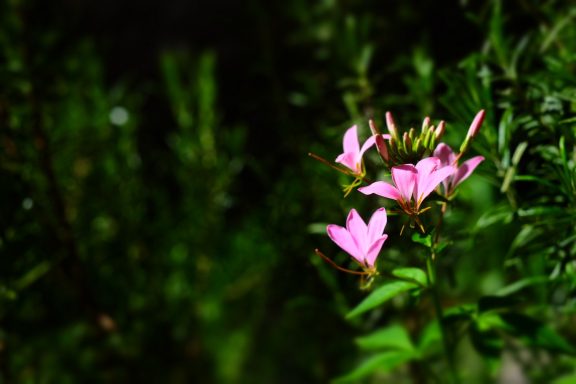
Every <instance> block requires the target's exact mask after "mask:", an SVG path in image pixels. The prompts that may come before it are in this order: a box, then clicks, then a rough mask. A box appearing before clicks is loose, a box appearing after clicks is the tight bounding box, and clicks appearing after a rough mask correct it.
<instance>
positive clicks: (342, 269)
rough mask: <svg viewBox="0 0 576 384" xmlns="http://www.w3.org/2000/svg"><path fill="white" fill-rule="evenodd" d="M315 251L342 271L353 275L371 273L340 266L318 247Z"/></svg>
mask: <svg viewBox="0 0 576 384" xmlns="http://www.w3.org/2000/svg"><path fill="white" fill-rule="evenodd" d="M314 252H315V253H316V254H317V255H318V256H320V257H321V258H323V259H324V261H326V262H328V264H330V265H331V266H333V267H334V268H336V269H337V270H339V271H342V272H346V273H351V274H353V275H360V276H366V275H369V273H368V272H359V271H353V270H351V269H347V268H342V267H341V266H339V265H338V264H336V263H335V262H333V261H332V260H331V259H330V258H328V256H326V255H325V254H323V253H322V252H320V250H319V249H318V248H316V249H315V250H314Z"/></svg>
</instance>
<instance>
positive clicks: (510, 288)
mask: <svg viewBox="0 0 576 384" xmlns="http://www.w3.org/2000/svg"><path fill="white" fill-rule="evenodd" d="M549 280H550V278H549V277H548V276H533V277H528V278H525V279H522V280H519V281H516V282H514V283H512V284H510V285H507V286H505V287H503V288H501V289H500V290H499V291H498V292H496V295H497V296H506V295H510V294H512V293H515V292H518V291H520V290H522V289H524V288H526V287H529V286H531V285H536V284H546V283H547V282H548V281H549Z"/></svg>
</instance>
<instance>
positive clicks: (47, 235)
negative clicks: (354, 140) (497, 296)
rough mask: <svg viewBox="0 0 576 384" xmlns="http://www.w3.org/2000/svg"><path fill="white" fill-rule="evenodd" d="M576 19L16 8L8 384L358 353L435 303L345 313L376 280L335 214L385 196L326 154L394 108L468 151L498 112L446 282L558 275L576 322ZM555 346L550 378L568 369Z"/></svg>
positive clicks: (521, 2) (0, 113) (145, 376)
mask: <svg viewBox="0 0 576 384" xmlns="http://www.w3.org/2000/svg"><path fill="white" fill-rule="evenodd" d="M574 17H575V11H574V8H573V7H572V5H571V2H570V1H559V0H558V1H535V0H516V1H498V0H491V1H442V2H440V1H438V2H435V1H425V0H414V1H409V2H407V1H386V2H385V1H371V0H370V1H354V0H319V1H303V0H291V1H277V2H272V1H264V0H245V1H226V0H215V1H204V0H195V1H184V0H170V1H165V2H157V1H149V0H141V1H138V2H136V1H112V0H100V1H90V0H55V1H50V2H48V1H33V0H6V1H3V2H1V3H0V213H1V214H0V382H6V383H92V382H94V383H101V382H106V383H127V382H150V383H153V382H172V383H190V382H197V383H325V382H329V381H330V380H331V379H333V378H335V377H338V376H341V375H343V374H344V373H346V372H348V371H350V370H351V369H353V367H354V366H355V365H356V364H357V362H358V361H359V359H360V358H361V356H362V354H361V351H359V350H358V348H357V346H356V345H355V344H354V337H356V336H358V335H360V334H362V332H365V331H367V330H370V329H374V328H375V327H377V326H378V325H382V324H386V323H387V322H388V321H390V319H398V318H400V319H410V318H414V317H416V318H417V317H418V316H420V315H419V312H418V307H417V306H413V307H410V308H409V309H406V307H405V306H404V305H400V307H401V308H400V309H398V308H397V307H395V306H394V305H392V306H390V307H389V308H385V309H383V310H382V311H380V312H378V313H377V314H375V315H372V316H370V317H369V318H364V319H363V320H354V321H349V320H345V319H344V316H343V315H344V314H345V313H346V312H347V311H348V310H349V309H350V308H351V307H353V306H354V305H355V304H357V303H358V302H359V301H360V300H361V299H362V298H363V297H364V295H365V293H363V292H361V291H360V290H359V289H358V281H357V279H356V278H355V277H354V276H350V275H346V274H342V273H340V272H338V271H336V270H334V269H331V268H330V266H329V265H327V264H325V263H323V262H322V261H321V260H320V259H318V258H317V256H315V255H314V252H313V250H314V248H316V247H320V248H321V249H323V250H324V252H325V253H327V254H329V255H331V256H332V257H334V258H335V259H336V260H337V261H338V262H339V263H343V264H346V260H347V259H346V256H345V255H343V254H342V252H340V251H339V250H338V248H337V247H336V246H335V245H334V244H332V243H330V241H329V240H327V238H326V236H325V235H324V234H323V228H324V225H325V223H340V224H341V223H343V222H344V219H345V216H346V213H347V212H348V209H349V208H351V207H357V208H358V209H359V210H360V211H361V212H362V214H363V215H364V216H367V215H368V213H369V212H370V210H371V209H374V208H375V207H376V204H377V202H376V200H368V199H365V198H363V197H360V196H358V195H357V194H352V195H351V196H350V197H348V198H346V199H344V198H343V196H342V191H341V187H340V186H341V184H344V183H345V182H346V181H350V180H347V179H346V177H344V176H343V175H339V174H337V173H335V172H334V171H333V170H331V169H330V168H329V167H326V166H325V165H323V164H321V163H319V162H316V161H314V160H313V159H311V158H310V157H308V155H307V154H308V152H314V153H316V154H318V155H320V156H323V157H325V158H326V159H329V160H333V159H334V158H335V157H336V156H337V155H338V154H339V153H340V152H341V138H342V135H343V132H344V131H345V129H347V128H348V127H350V126H351V125H352V124H355V123H356V124H359V126H360V128H361V135H362V136H363V137H366V136H367V135H368V129H367V120H368V118H374V119H375V120H376V122H377V123H379V124H380V126H384V124H383V116H384V113H385V112H386V111H392V112H393V113H394V115H395V116H396V120H397V122H398V124H399V125H400V126H401V127H403V128H409V127H410V126H416V127H418V126H419V124H420V122H421V119H422V118H423V117H424V116H427V115H429V116H431V117H432V119H433V121H434V122H438V121H439V120H440V119H444V120H446V121H447V123H448V133H447V140H448V141H449V142H450V143H451V144H454V145H457V144H458V143H459V142H460V140H461V139H462V138H463V137H464V135H465V132H466V130H467V128H468V125H469V123H470V122H471V120H472V118H473V116H474V114H475V113H476V112H477V111H478V110H480V109H481V108H484V109H486V110H487V119H486V122H485V125H484V128H483V132H482V135H481V138H479V139H478V141H477V143H475V146H474V149H473V152H475V153H481V154H483V155H485V157H486V158H487V161H486V162H485V164H483V165H482V166H481V167H480V168H479V170H478V172H477V173H478V175H477V176H475V177H473V178H472V179H470V181H469V182H468V184H467V186H465V187H464V188H463V190H462V191H461V194H460V196H459V198H460V200H459V204H460V205H459V207H458V209H460V213H454V215H453V216H451V218H449V220H448V224H447V226H448V228H453V229H454V231H453V233H454V238H455V239H456V240H457V241H458V243H457V245H456V246H455V248H454V251H453V252H452V253H451V254H449V255H448V256H447V259H446V260H447V261H446V263H447V264H450V268H448V270H449V271H450V273H448V274H447V275H445V280H446V281H447V283H446V284H450V285H449V286H450V287H451V288H450V290H451V292H452V293H453V300H455V301H466V300H472V301H473V300H476V299H477V298H478V297H479V296H481V295H483V294H486V293H489V292H492V291H494V290H495V289H497V288H500V287H503V286H505V285H506V284H508V283H510V282H514V281H517V280H518V279H520V278H521V277H522V278H523V277H534V276H536V277H538V276H550V274H551V273H553V272H554V271H555V270H556V273H557V274H560V275H562V274H564V275H562V276H568V277H567V278H566V280H562V281H561V283H559V284H558V285H557V286H555V287H556V288H554V289H551V288H550V287H549V286H548V285H546V286H544V287H542V286H540V285H539V286H538V287H539V288H538V289H534V291H530V292H528V293H527V296H528V297H530V298H531V301H530V302H529V305H528V307H529V309H530V308H532V309H531V310H532V313H533V314H535V316H536V317H538V318H539V319H542V320H544V321H548V320H547V319H550V318H554V319H556V322H555V323H554V328H555V329H557V330H559V332H560V333H562V334H564V335H565V337H567V338H568V339H571V340H575V337H576V334H575V333H574V330H573V327H569V324H570V321H573V319H574V315H573V314H574V299H573V293H574V279H573V277H574V274H573V273H574V268H572V269H570V265H572V263H573V260H574V253H575V252H574V240H575V239H574V235H573V229H574V223H575V214H574V203H575V200H576V199H575V196H576V195H575V194H574V188H575V184H574V183H573V166H574V164H573V160H570V159H571V157H570V156H572V152H571V151H572V148H573V145H574V116H575V111H576V76H575V75H576V73H575V72H576V64H575V57H576V56H575V52H576V27H574V25H576V24H575V23H574ZM561 137H562V138H563V139H562V140H564V144H562V145H564V149H565V151H568V155H567V156H566V158H564V160H565V161H562V159H563V158H562V157H561V154H560V152H561V150H562V146H560V147H559V140H560V138H561ZM523 143H525V144H523ZM558 159H560V160H558ZM368 162H369V164H368V165H369V166H370V167H372V168H371V169H376V168H375V166H378V162H377V159H376V158H369V159H368ZM562 167H564V168H562ZM558 169H560V170H558ZM562 169H564V170H565V171H566V172H567V173H564V176H562V172H563V171H562ZM570 172H572V173H570ZM557 175H560V176H557ZM520 176H522V177H520ZM547 178H548V179H550V180H548V181H547V182H548V185H545V184H541V183H538V182H535V179H547ZM555 178H556V179H555ZM558 180H564V181H562V182H559V181H558ZM558 186H560V187H558ZM534 207H537V208H541V210H539V211H534V210H533V208H534ZM530 209H532V211H530ZM455 212H457V211H456V210H455ZM554 220H557V221H554ZM450 226H452V227H450ZM399 230H400V224H398V223H393V222H391V223H390V224H389V230H388V231H387V232H389V233H398V232H399ZM389 247H390V248H389V249H390V250H391V251H390V252H391V253H390V256H389V262H390V263H395V264H397V265H404V264H413V263H415V262H416V261H415V259H413V258H411V256H410V255H409V253H410V252H412V250H411V248H409V247H408V248H406V246H405V245H403V244H402V239H401V238H398V239H397V240H392V239H391V240H390V242H389ZM555 268H556V269H555ZM551 303H552V304H554V305H552V304H551ZM558 308H560V310H558ZM422 316H424V315H422ZM480 349H481V348H480ZM491 352H494V351H491ZM468 353H469V354H470V355H471V356H472V355H474V353H476V352H470V351H468ZM551 360H552V361H553V362H555V365H554V366H553V367H552V368H550V369H549V370H548V371H547V370H546V369H547V368H546V367H548V365H546V363H545V362H544V363H543V367H544V368H542V369H541V370H540V371H538V372H539V373H538V372H536V373H534V375H535V376H533V377H536V378H538V377H540V378H541V379H542V377H546V375H547V374H550V372H552V373H554V374H556V373H563V372H569V369H570V364H571V363H570V362H566V361H564V360H556V359H555V358H552V359H551ZM471 361H472V362H471V363H470V364H471V366H474V367H477V368H476V369H477V370H478V372H479V373H478V375H479V376H478V377H479V378H480V379H479V382H482V380H483V379H482V377H484V376H482V375H483V373H481V372H484V369H483V367H484V366H483V365H482V364H481V363H478V359H477V360H474V359H472V360H471ZM547 361H548V362H549V361H550V359H549V360H547ZM556 363H557V364H556ZM474 364H475V365H474ZM527 365H529V366H531V367H534V365H533V364H532V365H531V363H530V362H528V364H527ZM484 368H485V367H484ZM537 368H538V367H537ZM538 369H540V368H538ZM486 372H491V371H490V370H488V369H487V370H486ZM539 375H540V376H539ZM398 377H400V378H399V379H398V380H399V381H398V382H402V381H401V380H402V379H401V377H404V379H405V380H407V382H410V381H409V379H410V375H409V374H406V375H405V376H402V375H400V376H398ZM376 382H378V381H376ZM484 382H486V381H484ZM542 382H544V381H542Z"/></svg>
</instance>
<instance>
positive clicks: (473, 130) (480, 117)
mask: <svg viewBox="0 0 576 384" xmlns="http://www.w3.org/2000/svg"><path fill="white" fill-rule="evenodd" d="M485 114H486V113H485V111H484V110H483V109H482V110H480V112H478V113H477V114H476V116H475V117H474V120H472V124H470V128H469V129H468V134H467V135H466V140H468V139H472V138H473V137H475V136H476V135H477V134H478V131H480V127H481V126H482V122H483V121H484V115H485Z"/></svg>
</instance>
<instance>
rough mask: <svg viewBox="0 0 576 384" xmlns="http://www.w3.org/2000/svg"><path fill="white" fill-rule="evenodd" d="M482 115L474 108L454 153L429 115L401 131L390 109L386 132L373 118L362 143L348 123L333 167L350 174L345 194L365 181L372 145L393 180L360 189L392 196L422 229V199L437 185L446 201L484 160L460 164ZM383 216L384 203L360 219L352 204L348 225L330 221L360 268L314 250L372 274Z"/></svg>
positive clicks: (380, 242)
mask: <svg viewBox="0 0 576 384" xmlns="http://www.w3.org/2000/svg"><path fill="white" fill-rule="evenodd" d="M483 120H484V111H483V110H482V111H480V112H478V113H477V114H476V116H475V118H474V120H473V121H472V124H471V125H470V128H469V130H468V134H467V135H466V138H465V140H464V142H463V143H462V145H461V147H460V153H458V154H456V153H454V151H453V150H452V148H450V146H448V145H447V144H445V143H438V142H439V140H440V139H441V138H442V135H443V134H444V130H445V123H444V122H443V121H441V122H440V123H439V124H438V126H436V127H435V126H433V125H430V119H429V118H425V119H424V121H423V123H422V129H421V132H420V133H419V134H417V133H416V131H415V130H414V128H412V129H410V130H409V131H408V132H404V134H403V135H402V136H401V135H400V134H399V132H398V129H397V127H396V124H395V122H394V119H393V118H392V115H391V114H390V113H389V112H388V113H386V125H387V129H388V132H389V134H381V133H380V132H379V130H378V128H377V127H376V125H375V124H374V122H373V121H370V128H371V130H372V133H373V134H372V136H370V137H369V138H368V139H367V140H366V141H365V142H364V144H362V146H360V142H359V140H358V131H357V127H356V126H353V127H351V128H350V129H348V130H347V131H346V133H345V134H344V140H343V148H344V152H343V153H342V154H340V155H339V156H338V157H337V158H336V163H338V164H339V166H333V167H334V168H336V169H337V170H339V171H341V172H343V173H345V174H348V175H351V176H354V178H355V180H354V182H353V183H352V184H351V185H349V186H347V187H346V188H345V192H346V195H347V194H348V193H350V192H351V191H352V190H353V189H354V188H355V187H357V186H360V185H361V184H362V183H363V182H367V180H366V178H365V176H366V169H365V166H364V161H363V156H364V154H365V153H366V151H368V150H369V149H370V148H371V147H373V146H374V145H376V149H377V151H378V153H379V154H380V157H381V158H382V160H383V161H384V164H385V165H386V166H387V168H388V169H389V171H390V174H391V179H392V180H391V182H388V181H376V182H373V183H368V185H366V186H363V187H361V188H358V191H359V192H361V193H363V194H365V195H372V194H375V195H378V196H381V197H384V198H387V199H391V200H395V201H396V202H397V204H398V206H399V208H400V212H401V213H403V214H406V215H407V216H408V217H409V218H410V220H411V222H414V223H416V224H418V227H419V228H420V230H421V231H422V232H425V228H424V226H423V224H422V221H421V220H420V217H419V216H420V215H421V214H422V213H423V212H425V211H427V210H428V209H430V208H431V207H430V206H428V207H425V208H423V203H424V201H425V199H426V198H427V197H428V196H430V195H431V194H432V193H433V192H434V191H436V193H437V194H438V195H440V196H441V197H442V200H443V201H444V202H447V201H450V200H451V199H452V198H453V197H454V195H455V193H456V188H457V186H458V185H459V184H460V183H462V182H463V181H464V180H466V179H467V178H468V177H469V176H470V175H471V174H472V172H473V171H474V170H475V169H476V167H477V166H478V165H479V164H480V163H481V162H482V161H483V160H484V158H483V157H482V156H476V157H473V158H471V159H469V160H467V161H465V162H463V163H462V164H461V165H459V164H458V163H459V160H460V158H461V157H462V156H463V155H464V153H465V152H466V151H467V149H468V148H469V146H470V143H471V141H472V139H473V138H474V137H475V136H476V135H477V134H478V131H479V129H480V127H481V125H482V122H483ZM437 143H438V144H437ZM313 156H314V157H316V158H318V157H317V156H315V155H313ZM321 160H323V159H321ZM407 160H409V161H407ZM323 161H324V162H326V161H325V160H323ZM386 222H387V215H386V210H385V209H384V208H379V209H377V210H376V211H375V212H374V213H373V215H372V217H371V218H370V220H369V222H368V224H366V223H365V222H364V220H362V218H361V217H360V215H359V214H358V212H357V211H356V210H355V209H352V210H351V211H350V213H349V214H348V219H347V221H346V227H341V226H338V225H335V224H330V225H328V227H327V233H328V236H329V237H330V239H332V241H334V242H335V243H336V244H337V245H338V246H339V247H340V248H342V249H343V250H344V251H345V252H346V253H348V254H349V255H350V256H351V257H352V259H353V260H354V261H355V262H357V263H358V264H359V265H360V267H361V268H362V271H361V272H359V271H351V270H347V269H344V268H341V267H339V266H337V265H335V264H334V263H333V262H332V261H331V260H330V259H328V258H327V257H326V256H324V254H322V253H321V252H320V251H318V250H317V251H316V252H317V253H318V254H319V255H320V256H322V257H323V258H325V259H326V260H327V261H329V262H330V263H332V264H333V265H335V266H336V267H337V268H338V269H340V270H344V271H347V272H351V273H355V274H359V275H362V276H368V277H370V278H371V277H373V276H375V275H377V274H378V272H377V269H376V259H377V257H378V254H379V253H380V250H381V249H382V246H383V244H384V242H385V241H386V239H387V238H388V235H386V234H384V229H385V227H386Z"/></svg>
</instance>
